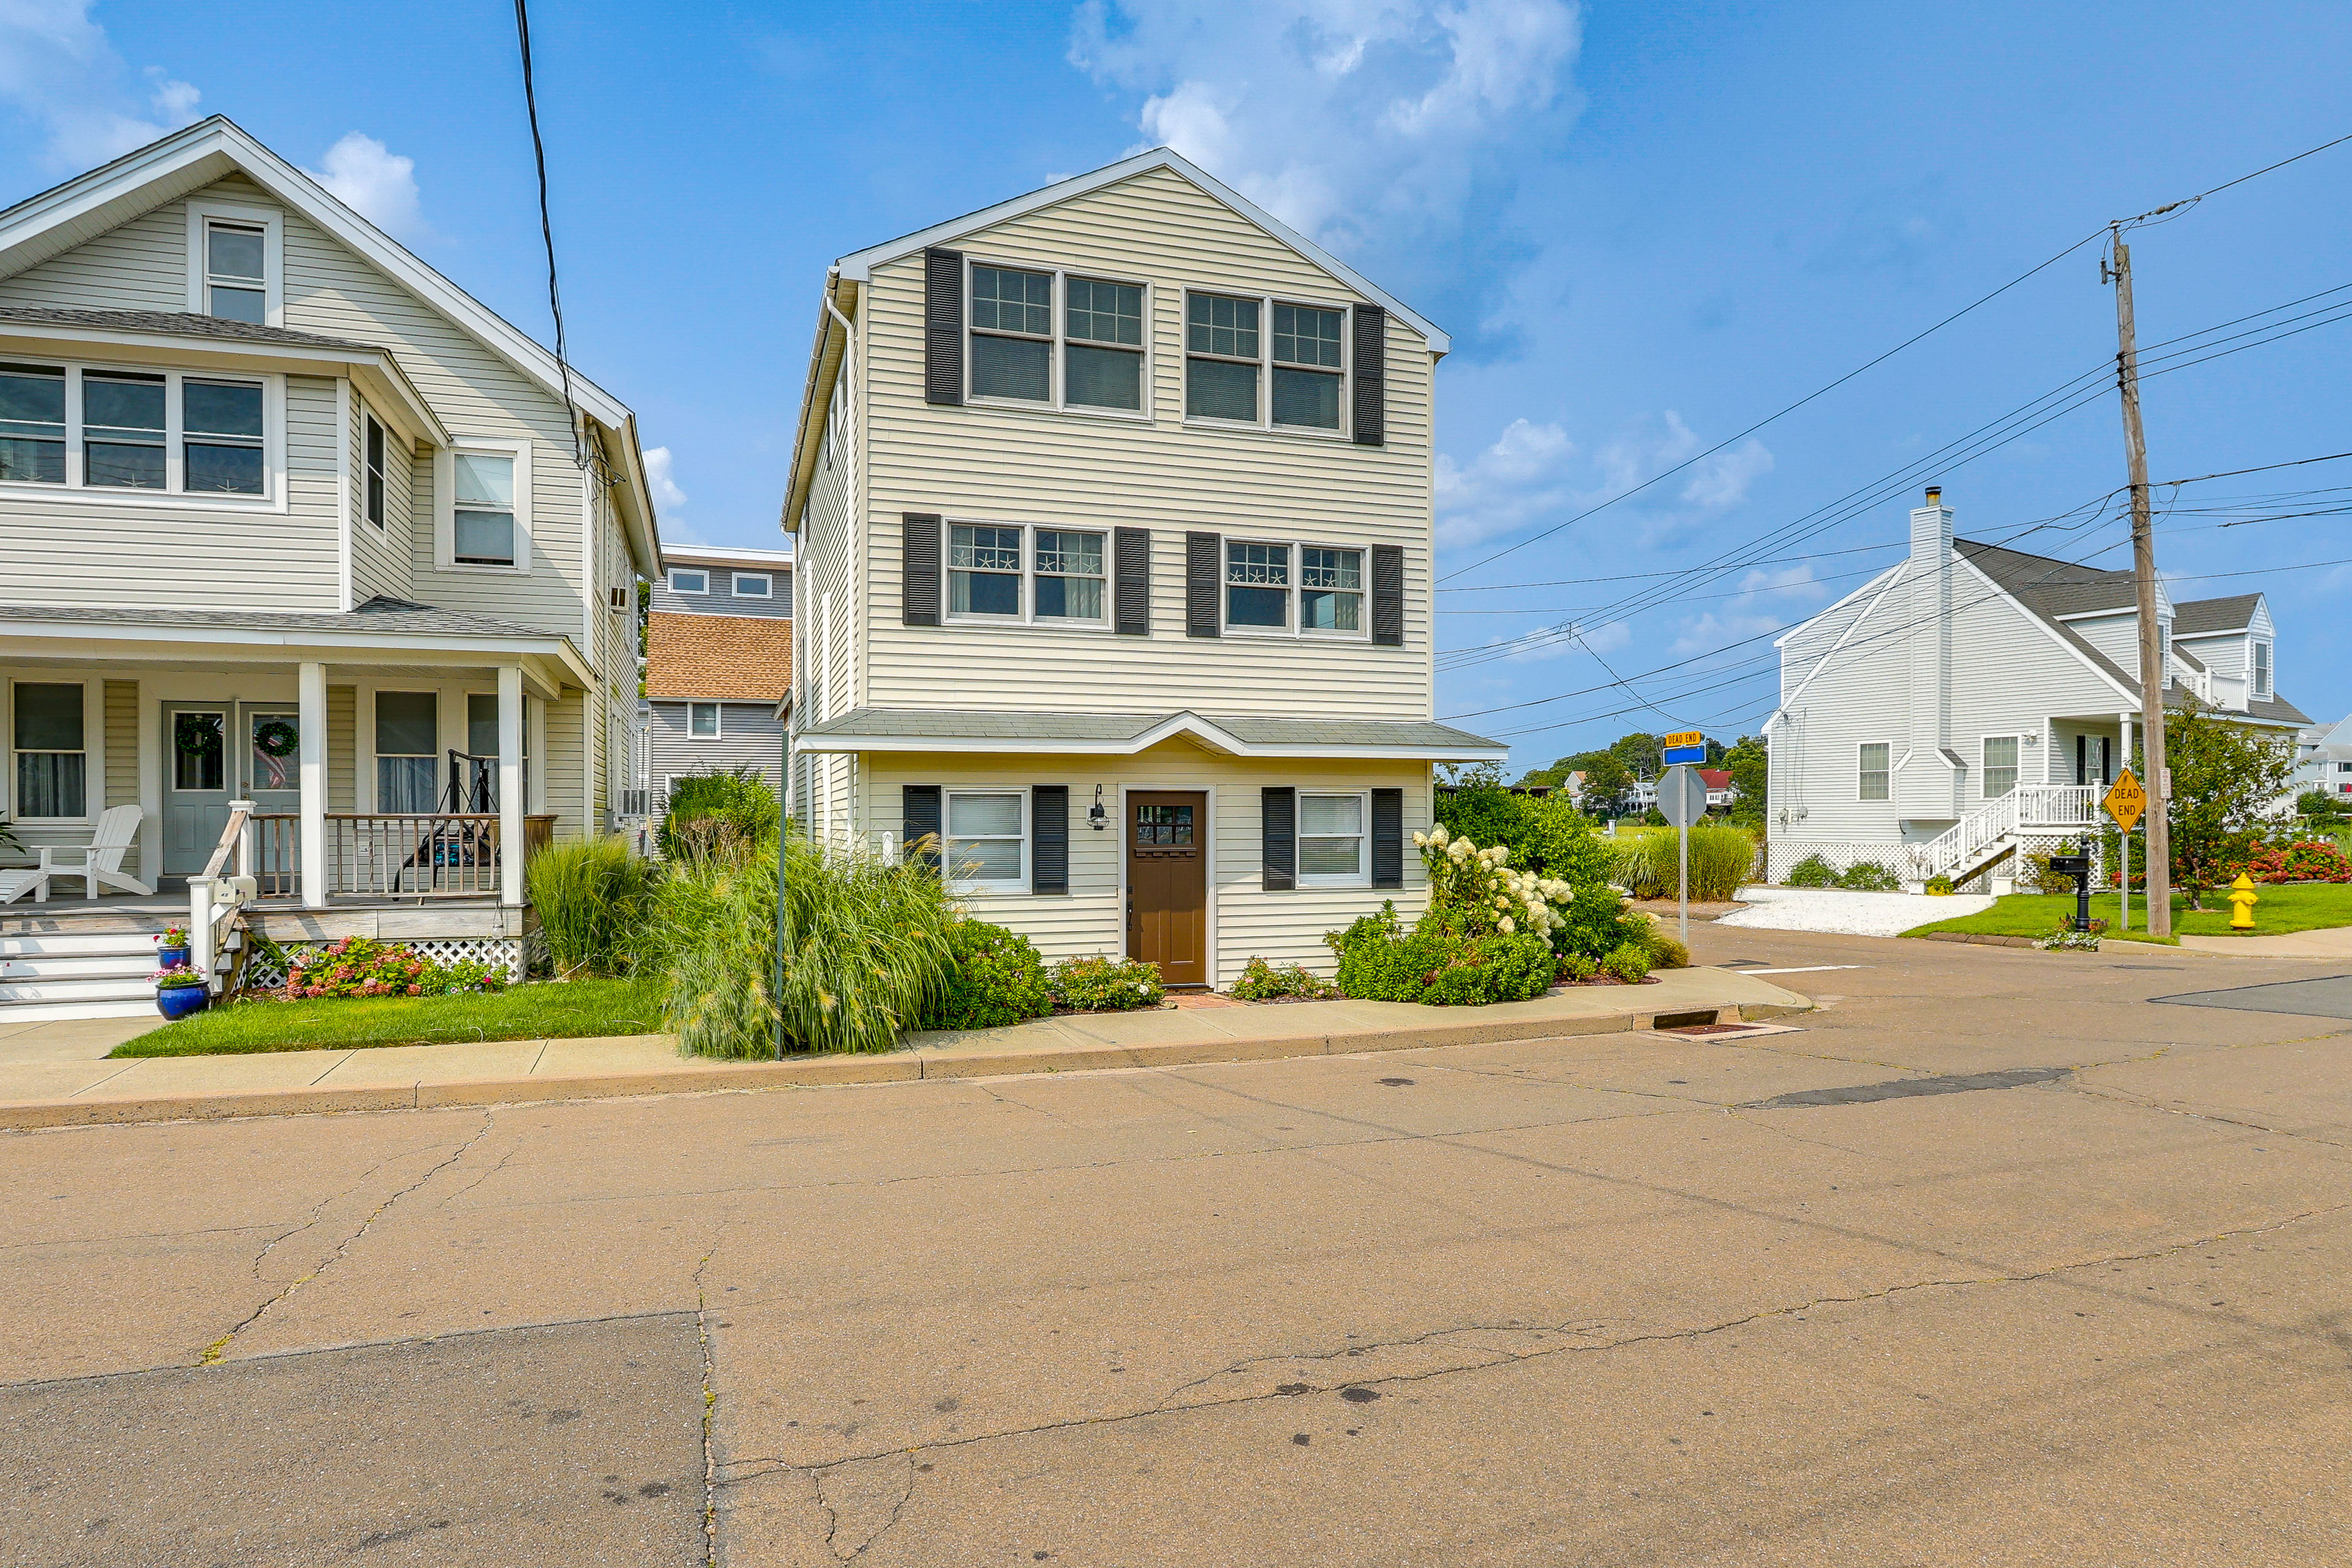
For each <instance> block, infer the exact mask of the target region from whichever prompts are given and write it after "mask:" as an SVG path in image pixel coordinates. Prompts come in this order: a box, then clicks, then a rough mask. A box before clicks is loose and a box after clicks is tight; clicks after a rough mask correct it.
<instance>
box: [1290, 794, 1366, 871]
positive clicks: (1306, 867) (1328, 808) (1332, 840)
mask: <svg viewBox="0 0 2352 1568" xmlns="http://www.w3.org/2000/svg"><path fill="white" fill-rule="evenodd" d="M1371 809H1372V807H1371V796H1370V795H1368V794H1366V793H1364V792H1362V791H1360V790H1359V791H1354V792H1350V793H1347V794H1329V795H1326V794H1311V793H1309V792H1307V791H1306V790H1301V791H1299V792H1298V885H1299V886H1300V887H1302V888H1365V887H1370V885H1371V861H1370V847H1369V840H1368V838H1367V837H1366V834H1367V828H1368V824H1369V823H1370V820H1371Z"/></svg>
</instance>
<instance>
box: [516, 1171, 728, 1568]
mask: <svg viewBox="0 0 2352 1568" xmlns="http://www.w3.org/2000/svg"><path fill="white" fill-rule="evenodd" d="M499 1163H501V1164H503V1163H505V1162H504V1161H500V1162H499ZM726 1235H727V1224H726V1222H725V1221H724V1220H721V1221H720V1222H719V1229H718V1231H717V1233H716V1234H714V1235H713V1236H712V1237H711V1238H710V1250H709V1251H708V1252H706V1253H704V1254H703V1255H702V1257H701V1258H700V1260H699V1261H698V1262H697V1263H696V1264H695V1266H694V1338H695V1342H696V1344H697V1345H698V1347H699V1348H700V1350H701V1352H702V1561H703V1563H705V1565H706V1568H718V1563H719V1482H718V1474H719V1464H718V1448H717V1446H716V1445H715V1444H714V1443H713V1441H712V1438H711V1430H710V1428H711V1425H712V1423H713V1422H715V1421H716V1420H717V1419H718V1411H719V1387H718V1378H717V1366H716V1364H715V1363H714V1361H713V1358H712V1355H711V1344H710V1298H709V1295H708V1293H707V1292H706V1291H705V1289H704V1287H703V1283H702V1271H703V1270H704V1269H706V1268H709V1267H710V1260H711V1259H712V1258H716V1257H718V1256H719V1242H720V1241H722V1240H724V1239H725V1237H726Z"/></svg>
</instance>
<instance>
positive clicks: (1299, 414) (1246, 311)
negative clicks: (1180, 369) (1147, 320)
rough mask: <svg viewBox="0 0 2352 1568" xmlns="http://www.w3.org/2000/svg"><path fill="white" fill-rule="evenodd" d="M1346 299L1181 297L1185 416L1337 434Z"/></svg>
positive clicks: (1343, 418)
mask: <svg viewBox="0 0 2352 1568" xmlns="http://www.w3.org/2000/svg"><path fill="white" fill-rule="evenodd" d="M1348 319H1349V307H1347V306H1344V305H1336V304H1317V303H1309V302H1300V301H1295V300H1279V299H1276V298H1275V297H1274V296H1272V295H1261V296H1259V297H1257V298H1255V299H1252V298H1250V297H1248V296H1245V295H1235V294H1213V293H1195V294H1187V295H1186V296H1185V297H1184V417H1185V418H1187V419H1198V420H1204V421H1208V422H1211V423H1213V424H1218V425H1243V426H1255V427H1256V428H1259V429H1265V430H1286V431H1297V432H1302V433H1306V434H1312V435H1327V436H1339V435H1342V434H1344V433H1345V431H1346V427H1347V408H1348V378H1349V375H1350V374H1352V369H1351V367H1350V365H1349V352H1350V351H1349V332H1348Z"/></svg>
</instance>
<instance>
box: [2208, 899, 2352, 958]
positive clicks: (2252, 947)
mask: <svg viewBox="0 0 2352 1568" xmlns="http://www.w3.org/2000/svg"><path fill="white" fill-rule="evenodd" d="M2257 908H2258V909H2259V906H2257ZM2180 945H2181V946H2183V947H2185V948H2187V949H2189V951H2190V952H2226V953H2230V954H2232V955H2233V956H2235V957H2239V958H2341V959H2347V960H2352V926H2322V927H2321V928H2320V929H2319V930H2317V931H2287V932H2285V933H2284V934H2282V935H2278V936H2263V935H2262V934H2261V933H2260V931H2259V930H2257V931H2256V933H2255V934H2254V935H2252V936H2184V937H2182V938H2181V939H2180Z"/></svg>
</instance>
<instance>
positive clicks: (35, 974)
mask: <svg viewBox="0 0 2352 1568" xmlns="http://www.w3.org/2000/svg"><path fill="white" fill-rule="evenodd" d="M152 973H155V955H154V954H153V953H152V952H124V953H89V954H83V955H81V956H79V957H60V956H59V955H58V954H56V953H50V952H45V953H38V954H29V955H19V956H17V957H15V958H0V984H17V983H21V982H25V981H45V980H122V979H131V980H145V979H146V978H147V977H148V976H149V975H151V974H152Z"/></svg>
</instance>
